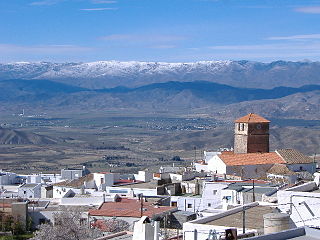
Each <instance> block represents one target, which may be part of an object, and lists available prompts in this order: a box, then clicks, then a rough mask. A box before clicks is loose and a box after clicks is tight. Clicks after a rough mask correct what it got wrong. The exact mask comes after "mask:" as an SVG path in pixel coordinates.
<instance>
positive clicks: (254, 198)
mask: <svg viewBox="0 0 320 240" xmlns="http://www.w3.org/2000/svg"><path fill="white" fill-rule="evenodd" d="M252 200H253V202H255V201H256V195H255V192H254V179H252Z"/></svg>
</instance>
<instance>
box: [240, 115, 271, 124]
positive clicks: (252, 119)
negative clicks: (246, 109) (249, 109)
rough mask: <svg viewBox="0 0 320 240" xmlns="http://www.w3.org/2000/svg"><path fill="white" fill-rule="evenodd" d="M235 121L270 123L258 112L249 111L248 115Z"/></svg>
mask: <svg viewBox="0 0 320 240" xmlns="http://www.w3.org/2000/svg"><path fill="white" fill-rule="evenodd" d="M234 122H236V123H269V122H270V121H269V120H267V119H265V118H263V117H261V116H259V115H258V114H255V113H249V114H248V115H246V116H243V117H241V118H239V119H237V120H235V121H234Z"/></svg>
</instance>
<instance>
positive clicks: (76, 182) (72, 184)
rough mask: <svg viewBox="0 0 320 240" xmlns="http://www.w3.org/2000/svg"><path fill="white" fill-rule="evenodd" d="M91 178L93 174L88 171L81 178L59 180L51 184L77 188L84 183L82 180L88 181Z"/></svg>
mask: <svg viewBox="0 0 320 240" xmlns="http://www.w3.org/2000/svg"><path fill="white" fill-rule="evenodd" d="M92 180H93V174H92V173H90V174H88V175H86V176H83V177H81V178H78V179H74V180H71V181H69V180H67V181H63V182H59V183H55V184H53V185H54V186H61V187H75V188H79V187H82V185H83V184H84V182H89V181H92Z"/></svg>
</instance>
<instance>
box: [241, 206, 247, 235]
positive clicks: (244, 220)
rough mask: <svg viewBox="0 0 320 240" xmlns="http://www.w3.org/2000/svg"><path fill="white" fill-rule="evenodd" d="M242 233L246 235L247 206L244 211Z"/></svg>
mask: <svg viewBox="0 0 320 240" xmlns="http://www.w3.org/2000/svg"><path fill="white" fill-rule="evenodd" d="M242 233H243V234H245V233H246V209H245V206H243V209H242Z"/></svg>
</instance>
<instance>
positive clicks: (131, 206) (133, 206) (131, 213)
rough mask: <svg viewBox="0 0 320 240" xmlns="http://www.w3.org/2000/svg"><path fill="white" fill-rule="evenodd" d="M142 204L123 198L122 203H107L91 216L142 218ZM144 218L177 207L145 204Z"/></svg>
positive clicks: (91, 211) (135, 200)
mask: <svg viewBox="0 0 320 240" xmlns="http://www.w3.org/2000/svg"><path fill="white" fill-rule="evenodd" d="M140 209H141V203H140V201H139V200H137V199H127V198H122V199H121V201H120V202H106V203H104V204H103V205H102V206H101V207H100V208H99V209H97V210H90V211H89V214H90V215H91V216H105V217H136V218H140V216H141V213H140ZM143 209H144V211H143V216H148V217H152V216H153V215H157V214H161V213H163V212H167V211H172V210H174V209H175V207H167V206H161V207H156V206H154V205H153V204H152V203H150V202H144V203H143Z"/></svg>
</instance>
